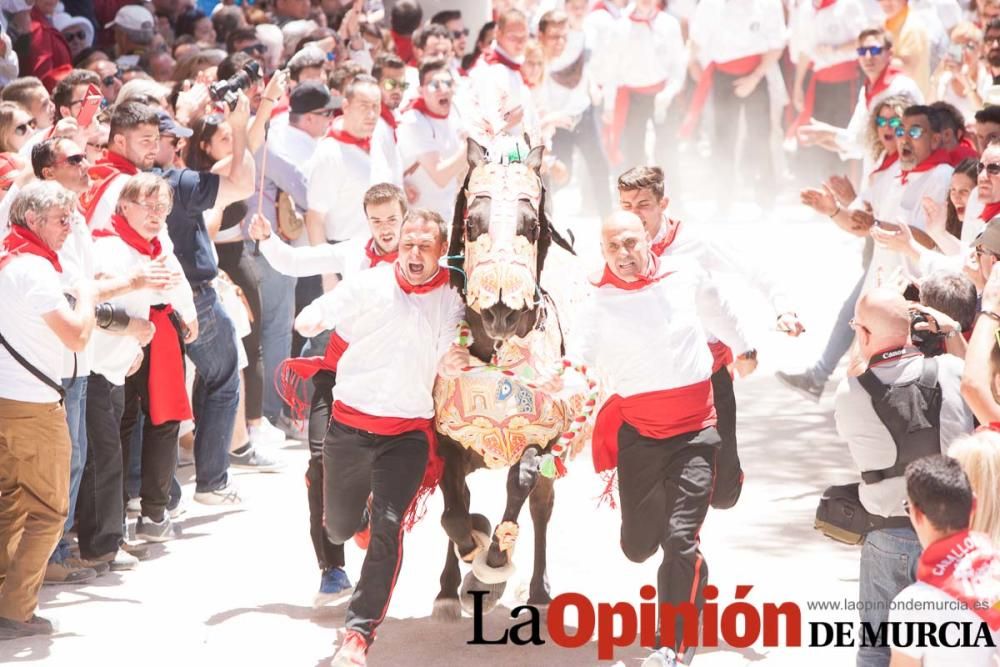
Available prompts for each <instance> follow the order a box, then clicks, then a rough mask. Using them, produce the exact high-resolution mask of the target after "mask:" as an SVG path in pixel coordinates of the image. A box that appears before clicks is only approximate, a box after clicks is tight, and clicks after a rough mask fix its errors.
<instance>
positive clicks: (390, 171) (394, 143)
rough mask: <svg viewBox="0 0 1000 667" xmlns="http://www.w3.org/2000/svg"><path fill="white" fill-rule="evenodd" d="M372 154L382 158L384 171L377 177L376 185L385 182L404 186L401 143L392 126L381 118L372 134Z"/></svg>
mask: <svg viewBox="0 0 1000 667" xmlns="http://www.w3.org/2000/svg"><path fill="white" fill-rule="evenodd" d="M372 153H374V154H376V155H379V156H381V161H382V165H384V167H383V169H384V170H383V171H382V172H381V173H382V175H381V176H376V178H377V180H376V181H374V182H375V183H379V182H381V181H385V182H386V183H392V184H394V185H397V186H402V185H403V158H402V157H400V154H399V142H398V140H397V137H396V136H394V133H393V130H392V126H391V125H389V123H387V122H385V120H383V119H382V118H381V117H380V118H379V119H378V121H376V123H375V132H374V133H373V134H372Z"/></svg>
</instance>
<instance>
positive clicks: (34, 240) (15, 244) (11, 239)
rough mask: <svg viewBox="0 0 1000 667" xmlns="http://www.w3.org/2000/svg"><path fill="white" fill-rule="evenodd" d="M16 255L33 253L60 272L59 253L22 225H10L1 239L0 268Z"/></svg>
mask: <svg viewBox="0 0 1000 667" xmlns="http://www.w3.org/2000/svg"><path fill="white" fill-rule="evenodd" d="M17 255H35V256H36V257H42V258H43V259H47V260H49V262H51V263H52V268H54V269H55V270H56V271H57V272H58V273H62V265H61V264H60V263H59V255H57V254H56V252H55V251H54V250H53V249H52V248H50V247H49V246H47V245H46V244H45V242H44V241H42V239H40V238H38V236H37V235H36V234H35V233H34V232H33V231H31V230H30V229H28V228H27V227H24V226H22V225H11V226H10V231H9V232H8V233H7V236H5V237H4V240H3V250H2V251H0V269H2V268H3V267H4V266H6V265H7V263H8V262H10V260H11V259H13V258H14V257H16V256H17Z"/></svg>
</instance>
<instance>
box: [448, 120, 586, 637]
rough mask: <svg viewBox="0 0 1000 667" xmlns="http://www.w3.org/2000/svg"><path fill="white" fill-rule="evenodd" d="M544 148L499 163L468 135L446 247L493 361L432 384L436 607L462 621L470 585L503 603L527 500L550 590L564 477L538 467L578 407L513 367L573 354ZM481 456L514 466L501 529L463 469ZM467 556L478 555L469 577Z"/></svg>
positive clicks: (482, 354) (483, 352)
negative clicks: (554, 295)
mask: <svg viewBox="0 0 1000 667" xmlns="http://www.w3.org/2000/svg"><path fill="white" fill-rule="evenodd" d="M542 153H543V147H542V146H537V147H535V148H533V149H531V150H530V151H529V152H528V154H527V155H526V156H524V157H523V158H522V157H521V155H520V149H517V150H516V153H513V154H508V155H505V156H501V157H506V158H507V161H504V160H502V159H501V161H499V162H498V161H496V160H495V156H491V157H492V158H494V159H488V157H487V153H486V150H485V149H484V148H483V147H482V146H481V145H480V144H478V143H477V142H476V141H475V140H473V139H471V138H470V139H469V140H468V151H467V158H468V163H469V172H468V175H467V176H466V178H465V182H464V186H463V188H462V190H461V191H460V192H459V194H458V197H457V199H456V205H455V215H454V221H453V225H452V230H451V238H450V244H449V253H448V254H449V263H450V267H451V268H452V269H453V271H452V284H453V285H454V286H455V287H456V288H457V289H458V290H459V291H460V293H461V294H462V295H463V296H464V298H465V301H466V321H467V323H468V328H469V331H470V332H471V337H472V342H471V345H470V346H469V352H470V357H471V358H472V359H474V360H476V363H478V364H487V366H485V367H480V369H479V370H480V371H482V372H478V373H477V372H475V371H474V369H471V372H469V373H467V374H463V375H462V376H460V377H459V378H457V379H451V380H448V379H444V378H439V379H438V381H437V383H436V385H435V390H434V397H435V420H436V430H437V431H438V434H439V445H438V450H439V453H440V454H441V456H442V458H443V459H444V464H445V465H444V473H443V476H442V479H441V481H440V488H441V490H442V495H443V496H444V505H445V508H444V514H443V515H442V518H441V524H442V526H443V527H444V530H445V532H446V533H447V535H448V539H449V543H448V551H447V556H446V561H445V565H444V569H443V571H442V573H441V589H440V593H439V594H438V596H437V598H436V600H435V603H434V617H435V618H438V619H442V620H457V619H458V618H460V616H461V610H462V609H463V608H464V609H465V610H466V611H467V612H471V606H472V602H471V596H470V595H469V592H470V591H486V592H487V595H486V596H485V597H484V598H483V600H481V601H480V602H481V608H482V609H484V610H485V611H489V610H492V609H493V608H494V607H495V606H496V604H497V602H498V601H499V599H500V596H501V595H502V594H503V591H504V589H505V587H506V582H507V580H508V579H509V578H510V577H511V576H512V574H513V564H512V561H511V556H512V554H513V548H514V544H515V543H516V539H517V519H518V516H519V514H520V512H521V509H522V508H523V506H524V503H525V502H526V501H528V502H529V506H530V513H531V519H532V522H533V524H534V538H535V539H534V570H533V572H532V577H531V582H530V586H529V591H528V593H529V597H528V602H529V604H533V605H546V604H548V603H549V602H550V600H551V596H550V591H549V584H548V580H547V576H546V535H547V526H548V522H549V518H550V517H551V515H552V507H553V504H554V501H555V488H554V484H553V481H554V480H553V479H552V478H551V477H548V476H545V475H543V474H541V472H540V471H541V465H542V463H543V460H544V458H545V456H546V453H547V452H548V451H549V450H550V448H551V446H552V444H553V442H555V440H556V439H557V438H558V437H559V435H560V434H562V433H563V432H564V431H565V430H566V427H567V424H568V423H569V421H570V420H571V419H572V417H573V411H574V410H577V411H578V410H579V407H580V406H579V405H573V406H571V405H569V402H567V401H563V400H555V399H553V398H551V397H550V396H549V395H548V394H546V393H545V392H542V391H539V390H538V388H537V387H535V386H534V385H532V384H531V383H530V382H528V381H526V380H524V379H523V377H518V374H517V373H515V371H514V370H513V369H516V370H519V371H522V375H523V374H524V373H528V374H529V375H531V374H540V373H542V372H543V371H544V369H545V368H547V367H549V366H550V365H551V364H553V363H558V362H559V361H560V360H561V358H562V356H563V355H564V353H565V348H564V345H563V339H562V330H561V327H560V325H559V320H558V315H557V313H556V309H555V305H554V303H553V301H552V299H551V298H550V297H549V296H548V295H547V294H546V293H545V291H544V290H542V288H541V286H540V279H541V273H542V268H543V266H544V264H545V258H546V256H547V253H548V250H549V247H550V246H551V244H552V243H553V242H555V243H556V244H557V245H559V246H561V247H563V248H564V249H566V250H567V251H568V252H570V253H573V248H572V245H571V244H570V243H568V242H567V241H566V239H564V238H563V237H562V236H561V235H560V234H559V233H558V231H556V230H555V229H554V228H553V227H552V225H551V223H550V221H549V219H548V216H547V215H546V206H545V196H546V192H545V188H544V186H543V183H542V179H541V176H540V170H541V163H542ZM467 370H470V369H467ZM549 458H551V455H549ZM560 465H561V463H560ZM483 467H488V468H501V467H508V468H509V470H508V474H507V504H506V508H505V510H504V513H503V518H502V520H501V522H500V523H499V524H498V525H497V529H496V531H495V532H491V525H490V522H489V520H488V519H487V518H486V517H485V516H483V515H481V514H470V500H471V499H470V493H469V487H468V485H467V484H466V481H465V479H466V476H467V475H469V474H470V473H471V472H473V471H475V470H477V469H479V468H483ZM460 562H465V563H471V565H472V570H471V571H470V572H469V573H468V575H467V576H466V577H465V580H464V582H463V581H462V578H461V569H460V567H459V565H460ZM460 584H461V595H460V593H459V586H460Z"/></svg>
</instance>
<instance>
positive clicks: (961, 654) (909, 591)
mask: <svg viewBox="0 0 1000 667" xmlns="http://www.w3.org/2000/svg"><path fill="white" fill-rule="evenodd" d="M955 603H956V600H955V598H953V597H951V596H950V595H948V594H947V593H945V592H944V591H942V590H941V589H940V588H935V587H934V586H931V585H930V584H926V583H924V582H922V581H918V582H916V583H913V584H910V585H909V586H907V587H906V588H904V589H903V590H902V591H901V592H900V593H899V595H897V596H896V597H895V599H894V600H893V604H894V607H893V608H892V609H890V610H889V622H890V623H920V622H923V623H933V624H934V627H935V628H941V627H942V626H944V624H945V623H963V624H964V623H968V624H969V627H970V628H971V630H970V632H969V634H970V641H975V638H976V635H977V634H978V630H979V627H980V625H982V624H983V623H985V621H983V619H982V618H980V617H979V616H978V615H976V614H975V613H974V612H972V611H971V610H969V609H955V608H953V607H954V606H955ZM907 607H914V608H913V609H907ZM917 607H921V608H919V609H918V608H917ZM987 631H989V628H988V627H987ZM945 632H946V637H947V639H948V643H949V644H953V645H954V646H924V647H920V646H916V645H915V644H916V643H917V642H916V641H914V642H913V644H914V645H913V646H893V647H892V650H893V651H898V652H899V653H902V654H903V655H906V656H909V657H911V658H916V659H917V660H920V661H921V665H922V666H923V667H954V666H955V665H961V666H962V667H995V666H996V664H997V663H996V662H995V658H996V656H997V655H1000V649H998V648H995V647H989V646H983V644H984V643H985V642H984V641H982V640H980V642H979V645H978V646H969V647H963V646H960V644H961V643H962V641H963V637H962V627H961V626H955V625H949V626H947V627H946V630H945ZM990 634H991V636H992V638H993V643H994V644H995V645H996V646H1000V631H992V632H990ZM889 640H890V641H891V640H892V635H891V634H890V635H889Z"/></svg>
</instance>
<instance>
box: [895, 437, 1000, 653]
mask: <svg viewBox="0 0 1000 667" xmlns="http://www.w3.org/2000/svg"><path fill="white" fill-rule="evenodd" d="M984 491H985V492H987V493H996V489H984ZM906 496H907V509H908V512H909V515H910V520H911V521H912V522H913V529H914V530H915V531H916V533H917V537H918V538H919V539H920V544H921V545H922V546H923V548H924V552H923V553H922V554H920V561H919V562H918V563H917V581H916V583H913V584H911V585H909V586H907V587H906V588H904V589H903V590H902V592H900V593H899V595H897V596H896V598H895V599H894V600H893V602H894V605H893V609H892V611H891V612H889V622H890V623H894V622H898V623H906V624H911V623H912V624H916V623H921V624H923V623H928V622H930V623H932V624H933V626H932V627H934V628H935V630H936V631H937V633H939V635H940V636H944V637H946V638H947V641H945V640H942V641H941V642H940V643H939V642H931V643H930V644H927V643H924V642H906V643H905V644H904V643H902V641H905V640H902V637H901V643H899V644H894V645H893V646H892V665H893V667H920V666H921V665H923V667H945V666H950V665H962V667H994V665H996V658H997V656H998V655H1000V653H998V650H997V648H996V647H997V646H1000V551H998V550H997V545H995V544H993V543H992V541H991V540H990V538H989V536H988V535H985V534H983V533H978V532H973V531H971V530H969V525H970V521H971V516H972V513H973V512H974V511H975V509H976V497H975V495H973V491H972V486H971V484H970V483H969V478H968V477H967V476H966V474H965V472H964V471H963V470H962V466H961V465H960V464H959V462H958V461H956V460H955V459H952V458H948V457H945V456H929V457H926V458H923V459H919V460H917V461H914V462H913V463H911V464H910V465H909V466H907V468H906ZM956 602H958V603H961V607H959V608H956ZM965 628H968V632H967V633H966V632H965ZM963 635H967V636H968V639H965V638H964V637H963ZM889 636H890V637H893V636H895V635H894V634H893V633H890V635H889Z"/></svg>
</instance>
